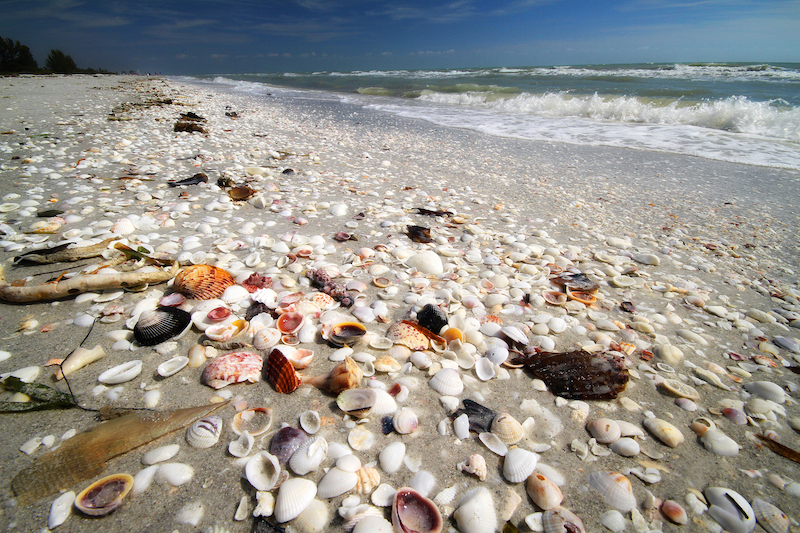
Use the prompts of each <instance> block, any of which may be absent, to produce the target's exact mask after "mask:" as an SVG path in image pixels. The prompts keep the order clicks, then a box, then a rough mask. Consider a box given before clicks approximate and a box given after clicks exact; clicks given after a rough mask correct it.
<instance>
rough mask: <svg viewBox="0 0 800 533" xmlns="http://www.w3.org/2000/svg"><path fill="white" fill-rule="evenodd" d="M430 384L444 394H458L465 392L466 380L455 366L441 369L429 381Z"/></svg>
mask: <svg viewBox="0 0 800 533" xmlns="http://www.w3.org/2000/svg"><path fill="white" fill-rule="evenodd" d="M428 385H429V386H430V387H431V388H432V389H433V390H435V391H436V392H438V393H439V394H441V395H442V396H458V395H459V394H461V393H462V392H464V382H462V381H461V376H459V374H458V370H456V369H454V368H443V369H441V370H439V371H438V372H436V374H434V375H433V377H432V378H431V379H430V381H428Z"/></svg>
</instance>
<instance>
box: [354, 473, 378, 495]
mask: <svg viewBox="0 0 800 533" xmlns="http://www.w3.org/2000/svg"><path fill="white" fill-rule="evenodd" d="M356 475H357V476H358V480H357V481H356V491H357V492H358V493H359V494H369V493H371V492H372V491H373V490H375V488H376V487H377V486H378V485H380V484H381V474H380V472H378V470H377V469H376V468H373V467H371V466H362V467H361V468H359V469H358V470H356Z"/></svg>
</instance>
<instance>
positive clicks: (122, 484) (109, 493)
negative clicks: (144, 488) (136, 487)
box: [75, 474, 133, 516]
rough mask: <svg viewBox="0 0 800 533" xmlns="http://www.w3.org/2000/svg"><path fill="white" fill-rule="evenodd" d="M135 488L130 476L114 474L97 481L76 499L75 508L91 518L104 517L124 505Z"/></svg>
mask: <svg viewBox="0 0 800 533" xmlns="http://www.w3.org/2000/svg"><path fill="white" fill-rule="evenodd" d="M132 488H133V477H132V476H130V475H129V474H112V475H110V476H106V477H104V478H102V479H100V480H98V481H95V482H94V483H92V484H91V485H89V486H88V487H86V488H85V489H84V490H83V491H81V492H80V493H79V494H78V495H77V496H76V497H75V507H77V508H78V509H80V510H81V512H83V513H84V514H87V515H90V516H104V515H107V514H108V513H110V512H111V511H113V510H114V509H116V508H117V507H119V506H120V505H122V501H123V500H124V499H125V496H127V494H128V492H130V490H131V489H132Z"/></svg>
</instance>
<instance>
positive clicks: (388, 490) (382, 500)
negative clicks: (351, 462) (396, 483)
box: [370, 483, 397, 507]
mask: <svg viewBox="0 0 800 533" xmlns="http://www.w3.org/2000/svg"><path fill="white" fill-rule="evenodd" d="M395 492H397V491H396V490H395V488H394V487H392V486H391V485H387V484H386V483H381V484H380V485H378V487H377V488H376V489H375V490H374V491H372V495H371V496H370V501H371V502H372V504H373V505H377V506H378V507H391V505H392V501H393V500H394V494H395Z"/></svg>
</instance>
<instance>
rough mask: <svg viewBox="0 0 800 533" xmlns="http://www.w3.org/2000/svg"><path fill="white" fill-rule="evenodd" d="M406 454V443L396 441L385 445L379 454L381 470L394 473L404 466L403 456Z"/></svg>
mask: <svg viewBox="0 0 800 533" xmlns="http://www.w3.org/2000/svg"><path fill="white" fill-rule="evenodd" d="M405 455H406V445H405V444H403V443H402V442H399V441H395V442H392V443H389V444H387V445H386V446H384V448H383V450H381V453H380V454H379V455H378V462H379V463H380V465H381V470H383V471H384V472H386V473H387V474H394V473H395V472H397V471H398V470H400V467H401V466H403V458H404V457H405Z"/></svg>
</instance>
